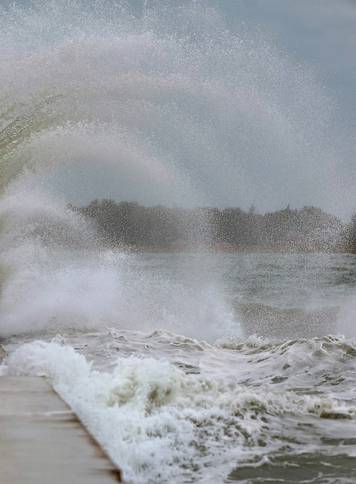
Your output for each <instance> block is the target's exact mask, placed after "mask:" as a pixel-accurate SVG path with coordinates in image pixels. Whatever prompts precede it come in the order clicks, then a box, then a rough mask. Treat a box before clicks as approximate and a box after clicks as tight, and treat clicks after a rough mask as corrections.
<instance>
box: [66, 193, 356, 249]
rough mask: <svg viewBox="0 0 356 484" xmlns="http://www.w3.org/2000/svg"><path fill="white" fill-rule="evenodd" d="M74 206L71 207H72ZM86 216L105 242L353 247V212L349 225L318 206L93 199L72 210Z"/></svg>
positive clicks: (152, 246)
mask: <svg viewBox="0 0 356 484" xmlns="http://www.w3.org/2000/svg"><path fill="white" fill-rule="evenodd" d="M72 208H73V207H72ZM73 209H74V210H76V211H78V212H80V213H81V214H82V215H83V216H85V217H88V218H90V220H92V221H94V223H95V224H96V226H97V230H98V232H99V234H100V236H101V237H102V238H103V239H104V240H105V241H106V243H107V244H108V245H110V246H125V247H134V248H139V249H157V250H164V249H167V250H168V249H170V250H171V249H174V250H180V249H186V248H192V247H197V246H203V247H206V248H215V249H221V250H239V249H240V250H243V249H246V250H259V249H262V250H265V249H267V250H297V251H335V250H338V251H355V248H356V216H354V217H353V218H352V221H351V223H350V224H343V223H342V222H341V221H340V220H339V219H338V218H337V217H335V216H333V215H330V214H328V213H325V212H324V211H322V210H321V209H320V208H316V207H312V206H307V207H304V208H302V209H291V208H290V207H289V206H288V207H286V208H285V209H283V210H279V211H276V212H270V213H265V214H260V213H256V211H255V209H254V207H251V208H250V210H248V211H244V210H242V209H240V208H224V209H217V208H208V207H203V208H190V209H186V208H184V209H183V208H168V207H164V206H155V207H144V206H142V205H139V204H138V203H134V202H119V203H117V202H115V201H113V200H106V199H104V200H94V201H92V202H91V203H90V204H89V205H88V206H86V207H82V208H73Z"/></svg>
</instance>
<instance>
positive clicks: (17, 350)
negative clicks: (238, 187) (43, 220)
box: [3, 254, 356, 483]
mask: <svg viewBox="0 0 356 484" xmlns="http://www.w3.org/2000/svg"><path fill="white" fill-rule="evenodd" d="M107 257H108V255H107ZM110 257H111V258H113V259H114V260H115V261H116V262H115V264H114V263H113V260H110V270H112V267H113V266H115V267H116V271H117V272H116V282H115V284H114V281H115V277H114V276H113V275H112V284H113V286H111V287H109V286H108V285H106V286H105V287H104V288H102V292H103V301H102V304H103V307H102V308H96V310H97V311H99V312H100V313H101V314H104V313H105V305H107V304H109V303H110V307H107V308H106V309H107V311H108V312H110V311H114V312H115V311H116V307H115V306H114V308H113V307H112V304H113V303H114V302H115V301H116V303H117V310H119V308H120V310H121V311H122V314H121V316H120V318H119V319H117V320H116V321H115V320H111V321H110V320H109V319H108V318H109V316H107V319H106V321H105V322H104V321H103V323H102V327H101V328H98V326H97V325H96V328H95V329H91V330H88V329H84V328H82V329H81V330H78V327H79V326H80V320H79V319H78V320H76V321H75V320H74V319H70V318H69V319H67V321H68V326H67V328H66V329H62V330H61V331H60V332H58V331H57V332H56V330H55V328H56V325H55V322H54V321H53V329H52V331H49V330H48V326H47V329H45V328H42V329H41V330H40V329H39V331H40V332H39V333H37V334H35V335H29V334H27V335H21V336H12V337H8V338H7V339H6V340H5V341H4V343H5V346H6V348H7V349H8V351H9V353H10V356H9V357H8V359H7V361H6V364H5V366H4V368H3V371H4V372H6V373H8V374H11V375H15V374H16V375H18V374H21V375H23V374H28V375H48V376H49V377H50V378H51V380H52V381H53V383H54V385H55V387H56V388H57V390H58V391H59V392H60V393H61V394H62V395H63V396H64V398H65V399H66V400H67V401H68V402H69V403H70V404H71V405H72V406H73V408H74V409H75V410H76V411H77V412H78V414H79V416H80V417H81V418H82V419H83V421H84V422H85V423H86V424H87V426H88V428H89V429H90V430H91V431H92V432H93V433H94V435H95V436H96V437H97V438H98V440H99V441H100V442H101V443H102V445H103V446H104V447H105V449H106V450H107V451H108V452H109V454H110V455H111V456H112V458H113V460H114V461H115V462H116V463H117V464H118V465H119V466H120V467H121V468H122V469H123V470H124V474H125V477H126V478H128V479H132V480H133V482H138V483H140V482H142V483H144V482H152V483H156V482H169V481H173V482H230V481H231V482H248V483H257V482H258V483H267V482H285V483H289V482H315V483H326V482H330V483H335V482H338V483H348V482H349V483H351V482H354V481H355V479H356V465H355V463H356V440H355V432H356V405H355V396H356V395H355V388H356V385H355V383H356V338H355V329H354V323H353V321H354V315H355V307H354V303H353V294H354V291H355V285H356V272H355V269H356V257H354V256H350V255H341V254H339V255H332V254H330V255H318V254H307V255H300V254H290V255H286V254H228V255H224V254H220V255H216V256H207V255H205V256H202V255H196V254H195V255H194V254H191V255H177V254H154V255H153V254H147V255H144V254H141V255H137V254H132V255H126V256H123V255H122V254H116V255H115V254H111V255H110ZM184 267H189V268H191V267H195V268H196V271H195V276H194V271H193V275H192V271H191V270H190V271H189V272H188V271H187V270H182V268H184ZM198 267H200V268H201V273H200V274H201V275H203V274H204V272H206V274H215V275H214V277H213V278H212V277H211V278H210V281H209V278H208V277H200V278H199V279H197V275H198ZM119 268H120V271H119ZM138 268H140V270H139V273H140V276H139V277H138V276H137V274H138V272H137V271H138ZM103 270H104V269H103ZM72 271H73V272H72V273H68V271H65V274H63V273H62V271H61V270H59V272H58V274H55V275H53V279H52V283H53V286H52V287H50V284H48V281H47V291H48V294H47V298H46V299H48V298H49V297H50V296H49V293H50V291H51V290H53V291H55V292H56V297H57V298H58V301H57V302H58V305H59V306H61V305H62V304H64V302H65V307H63V308H62V309H63V314H61V313H60V308H58V310H57V313H58V314H59V315H60V316H59V318H60V319H61V321H63V320H65V319H64V318H65V313H70V314H71V318H74V315H75V314H76V310H77V309H78V308H76V307H75V305H74V306H73V307H72V308H71V309H70V306H69V301H70V300H73V301H74V300H75V298H73V291H74V292H75V291H78V290H83V283H80V284H79V285H78V287H74V286H73V283H72V284H71V285H69V286H68V285H67V286H64V285H63V282H62V283H60V281H61V280H63V277H67V278H69V280H70V281H73V280H76V279H77V280H78V279H79V278H80V277H84V278H85V279H86V281H88V284H87V290H88V291H89V293H88V298H87V301H88V304H89V308H88V311H89V312H90V311H93V310H94V311H95V307H93V308H91V307H90V296H91V291H93V290H94V288H93V287H91V285H92V283H91V281H90V274H88V272H84V273H83V272H82V271H81V269H80V267H76V268H75V267H72ZM131 271H133V272H131ZM75 273H76V275H75ZM130 273H134V274H135V278H134V280H135V284H136V285H135V286H134V287H133V288H132V287H131V288H130V287H129V285H130V284H132V283H133V282H132V281H131V282H130V278H129V274H130ZM188 274H190V276H189V277H188ZM121 278H123V279H124V281H125V283H124V286H125V285H126V290H127V292H126V293H125V294H124V300H123V299H122V297H123V294H122V288H121V289H120V280H121ZM107 279H108V277H106V278H105V280H107ZM96 280H97V281H100V284H101V283H102V278H101V277H100V275H99V277H98V278H97V279H96ZM197 280H199V281H200V283H199V284H200V287H199V289H198V286H197ZM202 280H204V281H205V282H204V284H202V282H201V281H202ZM217 280H219V286H217V285H216V281H217ZM212 281H214V284H215V286H214V284H213V282H212ZM59 284H62V285H61V287H62V290H63V291H64V292H65V294H59V293H58V287H59ZM64 287H65V289H64ZM152 287H154V288H155V289H154V291H152ZM148 288H150V290H148ZM39 290H42V288H40V289H39ZM95 291H97V292H99V291H100V285H98V286H97V287H96V289H95ZM115 291H116V292H115ZM130 291H132V292H131V294H129V293H130ZM32 299H33V301H34V302H33V304H34V305H36V301H37V300H38V297H36V294H33V297H32ZM96 302H97V303H98V298H96ZM24 304H25V306H26V308H27V317H28V318H29V319H30V320H31V306H30V304H29V302H28V301H26V302H25V303H24ZM228 308H229V309H228ZM18 310H19V313H21V311H22V310H21V308H20V307H19V309H18ZM36 311H40V312H41V314H43V312H44V308H38V307H37V308H36ZM36 311H35V312H34V314H36ZM78 314H79V313H78ZM81 314H82V311H81ZM117 314H118V313H116V316H115V317H118V316H117ZM130 315H131V318H130ZM93 317H94V319H95V320H96V323H97V317H98V315H97V314H94V315H93ZM33 318H34V321H35V316H33ZM17 320H19V318H17ZM69 321H72V322H73V321H74V323H75V324H74V325H73V326H74V327H72V328H71V327H70V324H69ZM110 326H111V327H110ZM342 335H344V336H342Z"/></svg>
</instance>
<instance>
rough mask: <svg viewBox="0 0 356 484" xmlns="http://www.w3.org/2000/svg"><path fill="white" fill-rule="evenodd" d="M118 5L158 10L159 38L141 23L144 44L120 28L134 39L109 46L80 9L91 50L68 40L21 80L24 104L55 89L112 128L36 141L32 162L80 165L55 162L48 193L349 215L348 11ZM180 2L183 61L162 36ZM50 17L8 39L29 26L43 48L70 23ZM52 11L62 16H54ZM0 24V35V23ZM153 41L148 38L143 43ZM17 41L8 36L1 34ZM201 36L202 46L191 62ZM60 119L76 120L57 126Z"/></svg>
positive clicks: (175, 21)
mask: <svg viewBox="0 0 356 484" xmlns="http://www.w3.org/2000/svg"><path fill="white" fill-rule="evenodd" d="M10 3H13V2H12V1H11V2H10V1H8V0H2V1H1V4H3V5H6V4H10ZM16 3H17V4H25V5H26V4H28V3H29V2H28V0H21V1H20V0H17V2H16ZM34 3H35V4H37V5H41V3H42V5H48V4H47V2H44V3H43V2H41V0H34ZM113 3H114V2H110V1H107V2H106V4H107V5H110V4H113ZM127 3H128V4H129V6H130V8H133V9H134V11H135V13H136V14H137V13H140V12H141V13H142V11H143V9H144V8H146V9H147V10H146V11H149V9H150V7H151V6H152V4H155V5H156V9H158V10H159V11H162V12H163V13H162V15H161V17H160V19H159V20H158V22H159V26H158V27H157V24H155V20H154V19H152V18H148V20H147V28H146V30H145V32H146V34H145V35H146V36H147V38H146V37H145V38H144V40H142V39H143V37H142V36H141V33H140V28H141V27H140V26H137V25H136V24H135V22H133V24H132V25H131V26H130V27H129V29H130V28H133V30H132V31H133V32H134V35H131V36H130V30H128V32H129V34H128V37H127V40H126V39H125V35H126V34H123V30H122V28H121V27H120V29H121V30H120V33H119V37H120V36H121V41H120V42H119V41H117V36H116V35H117V34H116V33H114V35H113V36H112V37H110V35H109V36H108V37H107V39H109V40H108V41H107V40H105V35H106V34H107V31H106V27H105V23H104V24H100V19H99V20H98V23H95V22H96V17H95V15H94V16H93V14H92V12H90V2H87V3H86V2H82V3H81V4H82V6H83V9H85V10H87V11H89V14H88V16H87V17H86V16H84V17H83V18H84V21H83V19H82V21H81V23H80V28H83V27H84V29H85V28H86V27H85V26H86V18H88V31H89V32H90V28H94V30H95V29H96V30H97V31H98V32H97V33H98V35H99V36H98V43H100V47H98V46H97V44H96V43H95V41H94V43H93V44H91V45H90V47H89V49H87V48H86V44H85V42H86V41H85V42H84V43H83V44H81V42H82V37H79V38H78V39H79V41H78V47H76V42H74V43H73V44H70V45H69V47H68V46H67V47H64V48H63V49H62V47H59V51H58V56H57V57H56V56H51V51H49V52H50V54H49V56H48V60H46V63H44V62H43V61H41V60H36V59H35V60H34V64H33V67H32V69H31V76H29V78H28V79H25V81H26V83H27V84H26V88H28V89H29V92H30V93H31V95H32V94H33V92H35V91H34V90H36V89H40V88H41V89H42V91H46V90H47V92H48V89H52V87H53V86H54V87H55V89H57V90H59V91H61V90H62V89H64V90H66V89H68V86H69V88H70V89H72V88H73V90H76V91H75V92H77V93H80V98H78V96H77V97H76V98H75V99H74V98H73V99H70V98H69V101H70V103H72V104H73V103H74V105H75V106H76V107H75V109H76V114H77V113H78V116H79V111H80V110H81V109H82V110H83V112H84V114H85V115H89V117H90V119H97V120H98V122H99V123H101V125H102V126H104V125H105V123H107V120H108V119H114V121H115V123H113V125H112V126H111V128H110V130H109V132H108V133H104V132H103V131H101V132H100V133H99V134H98V133H96V132H95V130H94V132H92V131H91V130H92V128H90V129H89V131H88V133H89V134H88V133H86V132H85V129H84V128H83V127H81V128H80V129H79V130H78V132H77V133H71V132H70V130H69V129H68V127H66V128H65V129H64V130H62V131H63V132H62V133H60V136H62V137H63V140H64V141H60V142H57V141H56V140H57V137H54V136H52V135H51V136H47V137H46V136H42V137H41V138H40V139H39V140H37V141H36V143H37V144H35V149H36V150H39V153H40V154H41V156H48V155H47V154H48V153H53V158H56V156H57V155H56V154H55V153H56V150H58V158H59V159H63V160H64V157H65V156H67V157H68V159H69V160H71V159H73V160H79V161H76V163H75V164H72V165H70V166H69V165H68V164H66V163H65V161H63V163H64V165H63V166H62V167H61V168H60V169H59V171H57V172H54V175H53V172H52V175H51V177H50V178H49V180H50V182H51V184H52V185H53V186H54V188H55V190H56V191H58V192H61V193H63V194H64V195H65V196H66V197H68V199H69V200H71V201H73V202H74V203H86V202H88V201H89V200H90V199H92V198H93V197H99V198H101V197H112V198H116V199H131V200H138V201H139V202H141V203H146V204H155V203H168V204H173V205H196V204H208V205H216V206H241V207H243V208H248V206H249V205H251V204H254V205H256V206H257V208H258V209H259V210H261V211H266V210H275V209H278V208H281V207H283V206H286V205H287V204H291V205H292V206H296V207H299V206H303V205H304V204H307V205H309V204H314V205H318V206H321V207H322V208H324V209H326V210H328V211H330V212H333V213H336V214H337V215H340V216H342V217H348V216H349V215H350V214H351V213H352V212H353V211H354V210H355V209H356V190H355V189H354V187H355V186H356V147H355V140H354V136H355V126H356V2H355V1H351V0H206V1H204V0H197V1H195V0H191V1H190V0H181V1H178V0H130V1H127ZM99 4H101V2H100V1H99V2H96V5H99ZM179 4H181V5H184V6H185V7H187V8H188V11H189V6H191V5H192V4H195V5H196V7H195V12H193V13H192V21H191V24H190V25H188V27H187V28H188V29H190V33H192V32H193V33H194V31H195V30H196V35H197V38H198V41H197V42H196V45H193V47H192V49H191V51H189V50H185V49H186V46H185V45H184V44H182V43H181V42H180V41H178V42H175V41H172V42H171V39H170V37H169V32H170V29H171V28H172V29H175V31H179V29H180V28H182V29H184V28H185V27H184V26H183V23H184V22H181V20H182V19H183V20H184V15H183V16H182V19H181V18H179V17H178V18H175V16H176V15H177V11H176V10H175V11H174V15H172V13H171V12H172V6H174V7H176V6H177V5H179ZM53 5H57V6H58V9H57V13H56V14H54V13H53V14H52V10H51V9H48V10H47V12H45V13H43V12H41V13H40V15H39V16H38V17H36V18H35V22H33V18H32V24H31V22H26V23H25V27H24V28H25V29H33V30H30V31H29V32H30V33H29V34H28V36H27V37H26V36H22V37H21V36H19V38H20V39H27V42H28V41H29V42H31V41H32V40H31V39H32V38H33V39H36V36H39V35H40V34H38V33H37V30H36V29H34V28H33V25H38V26H40V27H41V29H42V30H41V32H42V33H44V35H45V42H44V43H46V42H47V41H48V39H50V38H51V36H52V35H56V31H57V29H58V31H59V30H60V29H61V28H62V27H63V25H64V23H65V22H67V21H68V22H69V23H70V22H71V21H72V18H74V20H73V22H74V21H75V15H72V12H71V9H72V8H73V7H72V6H73V5H75V2H71V1H70V0H58V2H56V1H53ZM63 5H65V9H66V14H63V15H64V16H63V18H60V15H62V13H61V12H62V10H63V8H62V6H63ZM209 5H213V6H215V7H216V9H217V10H218V12H219V13H220V14H221V15H222V17H223V18H224V19H225V22H226V23H227V25H228V26H229V29H230V34H228V36H229V35H231V38H233V36H234V33H236V34H237V37H236V38H237V39H238V38H239V36H240V35H241V45H238V44H236V42H237V41H236V38H235V40H234V42H235V44H233V43H230V41H229V39H228V38H225V37H224V36H223V35H222V34H220V33H219V32H218V31H219V29H220V28H221V29H222V30H223V29H224V25H220V23H219V20H217V21H216V22H215V20H214V19H213V17H214V16H212V19H210V18H209V16H207V15H206V10H207V8H208V6H209ZM65 9H64V10H65ZM42 10H43V9H42ZM39 11H41V7H40V9H39ZM76 14H78V11H76ZM56 15H57V17H58V16H59V17H58V18H56ZM165 16H166V17H165ZM63 19H64V20H63ZM185 20H187V19H185ZM2 21H3V22H4V24H5V25H6V21H7V19H5V20H4V19H2ZM210 21H211V32H210V30H209V28H210V24H209V22H210ZM36 22H37V24H36ZM180 22H181V23H182V27H181V26H180ZM46 23H48V25H45V24H46ZM187 24H189V18H188V22H187ZM29 26H30V27H29ZM103 26H104V27H103ZM110 28H111V27H110ZM101 29H103V37H104V38H101ZM155 29H156V30H157V32H158V36H157V38H154V37H152V36H151V37H150V32H151V31H153V32H155ZM204 29H205V30H204ZM214 29H215V30H214ZM18 30H19V27H18V26H17V25H16V28H15V29H14V33H13V34H11V35H15V36H16V35H17V31H18ZM64 30H65V29H64ZM74 30H75V29H74ZM68 32H71V28H69V27H68V29H67V33H68ZM244 32H253V33H252V35H245V34H244ZM67 33H66V34H65V35H67ZM241 33H242V34H241ZM207 34H208V35H207ZM26 35H27V34H26ZM69 35H70V34H69ZM199 35H201V36H202V37H201V38H202V39H204V40H203V48H202V53H201V54H200V51H199V48H200V47H199ZM31 36H32V37H31ZM209 36H211V39H209ZM193 38H195V37H194V35H193ZM264 39H265V40H264ZM195 41H196V39H195ZM195 41H194V42H195ZM194 42H193V43H194ZM209 42H211V45H210V44H209ZM110 43H112V46H110ZM29 45H30V43H29ZM34 45H36V44H34ZM38 45H41V44H40V43H39V44H38ZM33 49H34V48H33ZM239 49H240V50H241V52H239ZM46 55H48V52H47V54H46V53H44V54H43V59H46ZM73 59H74V60H75V59H77V60H76V61H75V62H74V63H73V64H71V63H72V62H73ZM38 62H40V63H41V62H42V64H38ZM41 69H42V71H41ZM51 69H52V71H53V75H52V77H51V75H50V73H51V72H52V71H51ZM7 72H8V73H9V71H7ZM29 73H30V71H29ZM180 74H182V76H180ZM6 76H7V78H8V77H9V75H8V74H6ZM115 76H117V77H115ZM7 78H6V79H7ZM123 79H124V80H125V79H126V80H127V82H126V81H125V83H124V82H123V81H122V80H123ZM53 80H54V81H53ZM116 80H117V81H118V82H117V83H116ZM17 81H19V82H20V86H23V78H21V79H15V78H14V81H12V80H11V86H12V88H13V89H15V88H14V87H13V86H14V85H15V84H14V82H17ZM52 81H53V82H54V84H53V86H52V85H51V83H52ZM9 82H10V81H9ZM31 83H32V84H31ZM115 83H116V84H117V85H116V84H115ZM33 86H35V87H33ZM38 86H39V87H38ZM21 89H23V87H21ZM86 90H87V91H86ZM65 92H66V91H65ZM69 92H70V91H69ZM229 96H230V98H229ZM67 108H68V106H64V107H63V109H64V110H66V109H67ZM78 110H79V111H78ZM71 119H73V113H69V114H68V120H71ZM103 123H104V124H103ZM122 125H124V130H122V129H121V128H122ZM103 129H104V131H105V128H103ZM120 130H121V131H120ZM117 133H119V134H117ZM126 134H127V136H126ZM61 139H62V138H61ZM55 143H57V144H55ZM86 146H87V149H86V150H85V149H84V148H85V147H86ZM63 147H65V148H66V149H65V150H63ZM131 147H132V149H131ZM63 153H64V154H63ZM36 156H37V155H36ZM105 157H107V162H106V163H105V162H104V160H102V158H105ZM101 161H103V163H100V162H101ZM40 162H41V163H42V165H41V166H43V165H44V163H45V162H44V161H40Z"/></svg>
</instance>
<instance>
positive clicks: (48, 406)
mask: <svg viewBox="0 0 356 484" xmlns="http://www.w3.org/2000/svg"><path fill="white" fill-rule="evenodd" d="M114 482H121V474H120V471H119V470H117V469H116V468H115V466H114V465H113V464H112V463H111V462H110V460H109V458H108V457H107V456H106V455H105V453H104V452H103V451H102V449H101V448H100V447H99V445H98V444H97V442H96V441H95V440H94V439H93V438H92V437H91V435H90V434H89V433H88V432H87V431H86V429H85V428H84V427H83V425H82V424H81V422H80V421H79V419H78V417H77V416H76V415H75V414H74V412H73V411H72V410H71V409H70V408H69V407H68V405H67V404H66V403H65V402H64V401H63V400H62V399H61V398H60V397H59V396H58V395H57V393H56V392H55V391H54V390H53V389H52V388H51V386H50V385H49V384H48V383H47V381H46V380H45V379H44V378H31V377H6V376H2V377H0V483H1V484H40V483H51V484H82V483H85V484H112V483H114Z"/></svg>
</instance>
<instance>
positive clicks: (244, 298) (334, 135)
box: [0, 0, 356, 484]
mask: <svg viewBox="0 0 356 484" xmlns="http://www.w3.org/2000/svg"><path fill="white" fill-rule="evenodd" d="M0 3H1V5H0V101H1V102H0V286H1V287H0V289H1V293H0V338H1V341H2V342H3V344H4V345H5V347H6V349H7V351H8V355H9V356H8V358H7V359H6V361H5V362H4V365H3V366H2V367H1V371H2V372H3V373H8V374H10V375H14V374H25V375H47V376H48V377H49V378H50V380H51V381H52V382H53V383H54V385H55V386H56V388H57V389H58V391H59V392H60V393H61V394H62V395H63V397H64V398H65V399H67V400H68V402H69V403H70V404H71V405H72V406H73V408H74V409H75V410H76V411H77V412H78V414H79V415H80V417H81V418H82V419H83V420H84V421H85V422H86V423H87V426H88V428H89V429H90V430H91V431H92V432H93V433H94V434H95V436H96V437H97V438H98V440H99V441H100V442H101V443H102V445H103V446H104V447H105V448H106V449H107V451H108V452H109V453H110V455H111V456H112V458H113V460H114V461H115V462H117V463H118V465H119V466H120V467H121V468H122V469H123V471H124V474H125V477H126V478H127V479H129V480H132V482H134V483H138V484H139V483H154V484H156V483H166V482H178V483H179V482H202V483H208V482H212V483H217V482H224V481H225V482H229V481H237V482H248V483H257V482H259V483H261V482H264V483H266V482H273V483H275V482H313V483H326V482H329V483H336V482H338V483H347V482H355V481H356V464H355V462H356V459H355V457H356V456H355V452H356V437H355V436H356V432H355V431H356V428H355V422H356V404H355V395H354V393H355V388H356V385H355V379H356V376H355V363H356V359H355V355H356V347H355V340H354V337H356V335H355V330H354V326H355V325H354V315H355V303H354V299H355V292H356V291H355V284H356V277H355V267H356V259H355V257H354V256H351V255H283V254H239V255H237V254H215V255H214V254H200V255H197V254H185V255H178V254H146V255H144V254H134V253H131V254H125V253H121V252H120V251H118V250H116V251H115V250H113V251H110V250H108V249H107V245H106V244H103V241H102V240H101V239H100V237H99V236H98V235H97V233H96V231H95V227H93V226H92V224H91V223H90V222H89V221H88V220H84V219H83V218H82V217H81V216H80V214H79V213H78V212H77V211H75V210H72V209H71V208H70V206H69V204H74V205H85V204H86V203H88V202H89V201H91V200H93V199H95V198H103V197H105V198H114V199H116V200H136V201H138V202H140V203H143V204H145V205H156V204H162V205H166V206H177V207H179V206H182V207H214V206H219V207H233V206H238V205H240V206H241V207H243V208H245V209H246V208H247V207H248V206H249V205H250V204H252V203H257V202H256V201H258V200H263V206H262V207H258V209H260V210H261V211H270V210H275V209H276V208H278V209H279V208H280V207H282V206H285V205H287V203H292V204H296V203H298V204H300V205H301V206H302V205H303V204H308V205H311V204H314V205H317V204H318V205H319V204H320V205H322V206H323V208H324V209H328V210H330V211H331V212H334V211H335V213H349V212H350V207H351V206H353V205H354V204H353V202H352V200H353V193H354V190H353V184H352V177H350V176H349V175H347V176H345V173H348V170H347V172H345V167H348V166H349V165H350V160H352V159H353V156H354V154H353V153H354V145H353V142H354V141H353V137H352V136H350V135H349V131H350V132H351V131H352V126H351V125H350V126H349V123H348V122H347V124H348V128H347V130H345V129H344V124H343V123H344V122H343V121H342V122H341V121H340V120H341V118H343V116H340V113H339V111H338V109H337V107H336V105H335V103H334V101H333V99H332V95H331V93H329V92H327V91H326V89H324V88H323V86H322V85H321V84H320V82H319V81H318V79H317V74H316V72H315V69H314V68H313V67H314V66H310V67H311V68H310V67H308V66H305V65H302V63H301V62H299V61H296V60H295V59H293V58H291V57H290V56H288V55H287V53H286V52H284V51H283V47H281V48H280V46H278V45H276V44H275V42H274V41H273V38H274V37H273V35H272V36H269V35H268V34H266V35H265V34H264V29H263V28H262V29H260V27H259V26H257V25H256V26H252V25H245V24H244V23H243V21H242V20H243V19H240V18H239V19H236V22H233V19H230V20H231V24H230V22H226V17H227V11H223V9H222V10H221V8H222V4H223V3H226V5H227V4H228V3H229V4H231V5H232V4H233V2H213V1H212V2H211V3H210V1H209V2H208V1H195V0H194V1H192V2H190V1H185V0H184V1H181V2H178V1H176V0H174V1H173V0H164V1H163V0H159V1H143V0H142V1H141V2H140V1H135V2H134V1H121V0H115V1H106V0H76V1H75V2H73V1H69V0H56V1H51V2H48V1H45V0H26V1H22V0H21V1H20V0H14V1H13V2H12V1H11V2H7V1H6V2H0ZM305 3H306V4H307V3H308V2H305ZM261 8H262V7H261ZM318 8H319V6H318ZM328 8H331V6H329V7H328ZM335 8H336V7H335ZM350 8H351V7H350ZM224 12H225V13H224ZM306 18H307V17H306ZM235 24H236V25H235ZM341 114H343V113H341ZM345 131H347V132H345ZM347 153H352V156H351V155H350V156H348V155H347ZM302 193H303V195H302ZM199 226H200V227H204V220H199ZM202 232H203V234H202V238H203V239H204V240H202V242H203V246H209V233H208V232H209V231H208V230H206V231H204V230H202ZM205 232H206V233H205ZM324 236H327V234H323V237H324ZM194 240H195V239H194ZM342 334H344V335H345V336H341V335H342ZM330 335H331V336H330ZM0 480H1V477H0Z"/></svg>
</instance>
